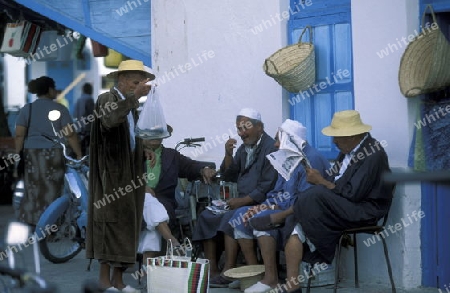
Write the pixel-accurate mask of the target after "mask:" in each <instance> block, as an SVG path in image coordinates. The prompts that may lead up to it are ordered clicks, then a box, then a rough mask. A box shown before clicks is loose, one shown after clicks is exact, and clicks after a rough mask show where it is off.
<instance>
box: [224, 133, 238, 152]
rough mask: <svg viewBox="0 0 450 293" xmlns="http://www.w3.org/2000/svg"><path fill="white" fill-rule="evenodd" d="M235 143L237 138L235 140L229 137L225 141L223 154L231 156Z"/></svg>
mask: <svg viewBox="0 0 450 293" xmlns="http://www.w3.org/2000/svg"><path fill="white" fill-rule="evenodd" d="M236 143H237V140H235V139H234V138H229V139H228V140H227V141H226V142H225V155H226V156H230V157H232V156H233V152H234V148H235V147H236Z"/></svg>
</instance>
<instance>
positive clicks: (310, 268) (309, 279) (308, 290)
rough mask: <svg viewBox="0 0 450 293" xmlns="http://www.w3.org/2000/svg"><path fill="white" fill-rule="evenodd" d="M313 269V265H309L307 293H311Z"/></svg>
mask: <svg viewBox="0 0 450 293" xmlns="http://www.w3.org/2000/svg"><path fill="white" fill-rule="evenodd" d="M312 269H313V267H312V265H311V264H309V275H308V276H309V277H308V286H307V287H306V293H309V292H311V282H312V277H311V276H312Z"/></svg>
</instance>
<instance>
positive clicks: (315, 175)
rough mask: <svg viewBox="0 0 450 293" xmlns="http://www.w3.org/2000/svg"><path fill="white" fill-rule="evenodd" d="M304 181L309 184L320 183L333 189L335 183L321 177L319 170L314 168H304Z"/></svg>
mask: <svg viewBox="0 0 450 293" xmlns="http://www.w3.org/2000/svg"><path fill="white" fill-rule="evenodd" d="M306 181H308V182H309V183H311V184H315V185H318V184H321V185H323V186H325V187H326V188H328V189H333V188H334V187H335V186H336V185H335V184H334V183H333V182H330V181H328V180H326V179H325V178H323V177H322V175H321V174H320V172H319V171H318V170H316V169H311V168H306Z"/></svg>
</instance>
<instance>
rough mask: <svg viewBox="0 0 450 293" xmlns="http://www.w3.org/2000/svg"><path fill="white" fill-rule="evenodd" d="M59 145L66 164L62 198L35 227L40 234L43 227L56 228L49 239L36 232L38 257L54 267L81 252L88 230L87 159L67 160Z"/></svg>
mask: <svg viewBox="0 0 450 293" xmlns="http://www.w3.org/2000/svg"><path fill="white" fill-rule="evenodd" d="M49 139H51V140H53V141H54V142H55V143H60V142H59V141H58V140H55V139H52V138H49ZM60 144H61V145H62V147H63V152H64V157H65V158H66V160H67V163H66V166H67V169H66V173H65V177H64V194H63V195H62V196H61V197H59V198H57V199H56V200H55V201H54V202H52V203H51V204H50V205H49V206H48V207H47V209H46V210H45V211H44V213H43V214H42V215H41V217H40V219H39V221H38V223H37V225H36V232H38V231H39V232H40V234H43V232H41V231H45V228H46V227H51V226H53V227H54V226H55V225H56V226H57V230H56V232H53V233H51V234H50V235H39V232H38V237H40V238H41V239H40V241H39V248H40V250H41V253H42V255H43V256H44V257H45V258H46V259H47V260H49V261H51V262H53V263H63V262H66V261H68V260H70V259H72V258H73V257H74V256H76V255H77V254H78V253H79V252H80V251H81V250H82V249H83V248H84V245H85V239H86V226H87V205H88V173H89V167H88V166H87V163H88V157H87V156H84V157H83V158H82V159H81V160H74V159H72V158H71V157H69V156H67V154H66V147H65V145H64V144H62V143H60ZM52 231H53V230H52Z"/></svg>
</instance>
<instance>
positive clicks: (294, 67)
mask: <svg viewBox="0 0 450 293" xmlns="http://www.w3.org/2000/svg"><path fill="white" fill-rule="evenodd" d="M307 29H309V42H308V43H302V37H303V34H304V33H305V32H306V30H307ZM263 69H264V72H265V73H266V74H267V75H268V76H270V77H272V78H273V79H275V80H276V81H277V82H278V83H279V84H280V85H281V86H282V87H284V88H285V89H286V90H288V91H289V92H291V93H298V92H300V91H303V90H306V89H308V88H309V87H310V86H311V85H313V84H314V82H315V81H316V55H315V53H314V45H313V43H312V28H311V27H310V26H307V27H305V28H304V29H303V31H302V33H301V35H300V38H299V40H298V43H297V44H294V45H290V46H287V47H285V48H282V49H280V50H278V51H276V52H275V53H274V54H272V55H271V56H270V57H269V58H267V59H266V60H265V61H264V65H263Z"/></svg>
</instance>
